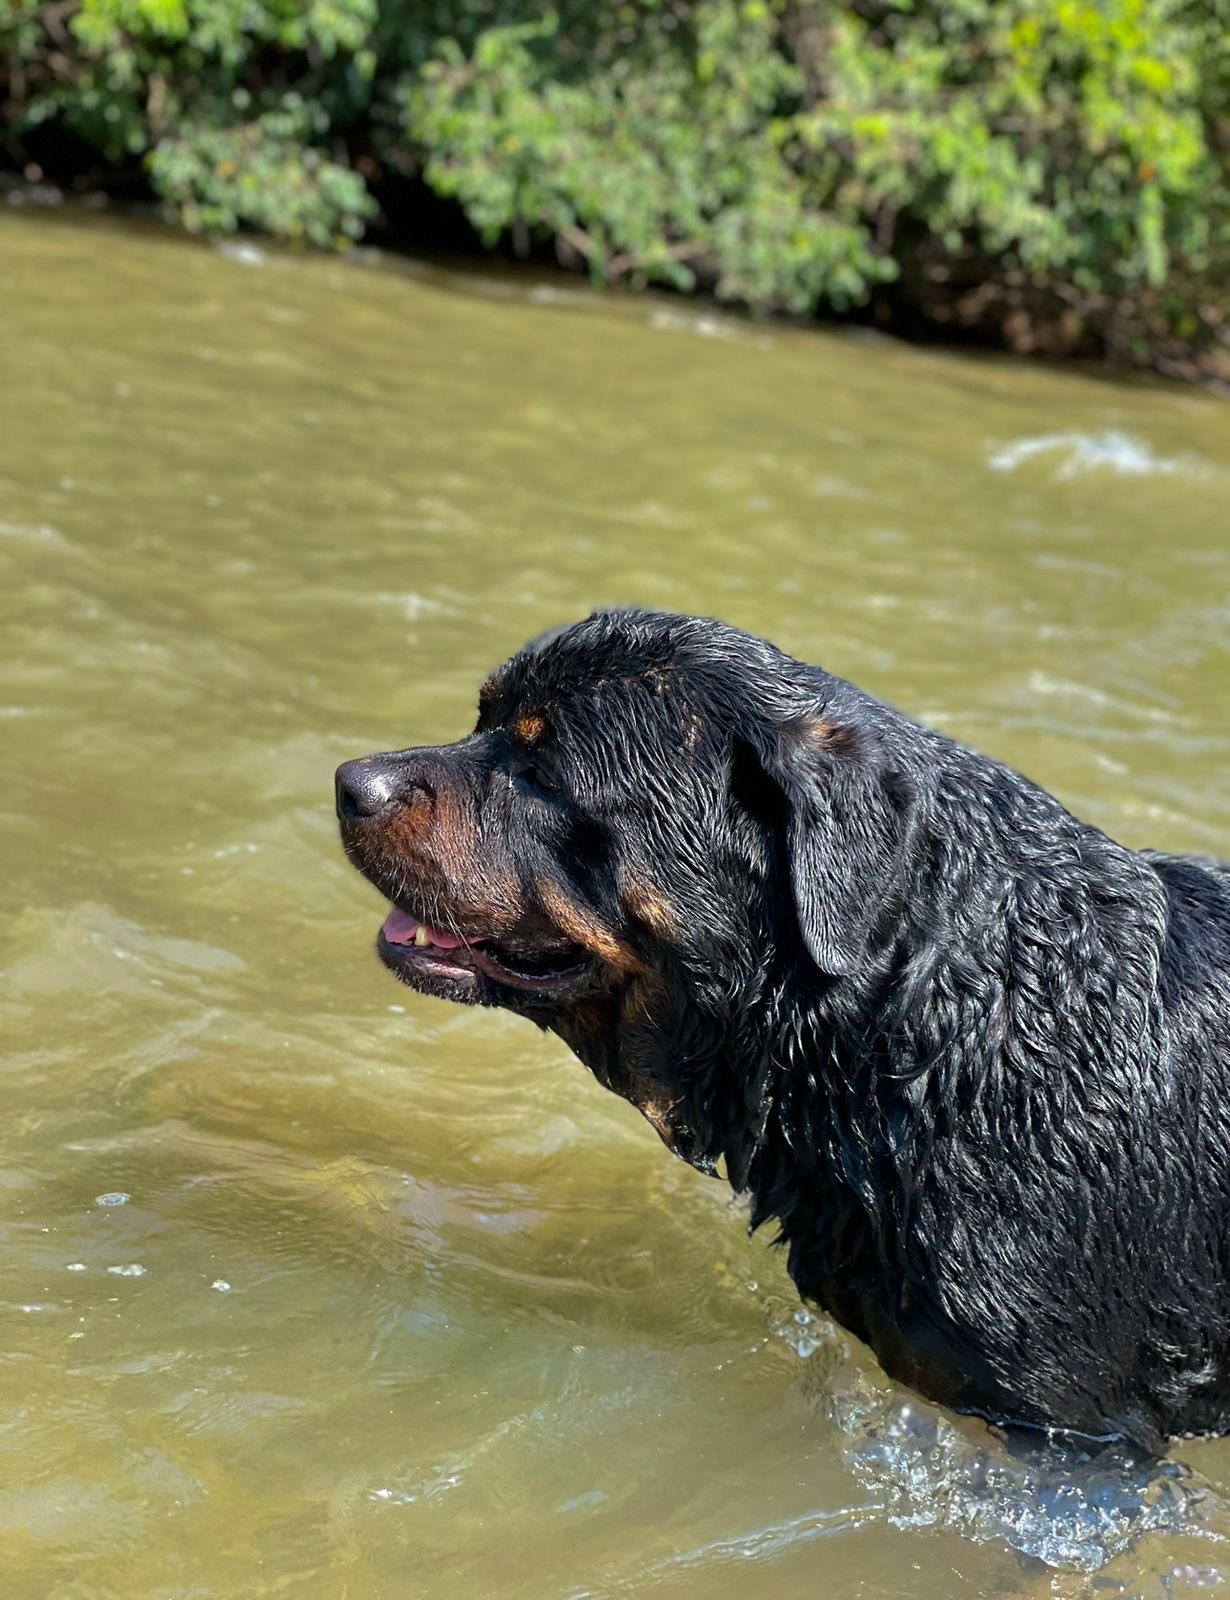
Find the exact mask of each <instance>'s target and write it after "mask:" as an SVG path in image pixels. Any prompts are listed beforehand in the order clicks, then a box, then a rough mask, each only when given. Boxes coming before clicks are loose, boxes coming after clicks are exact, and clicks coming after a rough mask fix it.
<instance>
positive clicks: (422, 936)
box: [414, 928, 431, 950]
mask: <svg viewBox="0 0 1230 1600" xmlns="http://www.w3.org/2000/svg"><path fill="white" fill-rule="evenodd" d="M414 942H415V944H416V945H418V947H419V949H420V950H421V949H422V948H423V946H424V945H425V944H430V943H431V935H430V934H429V933H428V931H427V929H426V928H419V929H418V930H417V931H416V933H415V935H414Z"/></svg>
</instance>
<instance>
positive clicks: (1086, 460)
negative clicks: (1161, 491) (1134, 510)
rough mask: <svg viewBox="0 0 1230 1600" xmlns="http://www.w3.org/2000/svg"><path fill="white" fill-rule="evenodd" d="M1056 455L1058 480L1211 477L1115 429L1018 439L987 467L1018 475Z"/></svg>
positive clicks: (1199, 467) (1192, 464)
mask: <svg viewBox="0 0 1230 1600" xmlns="http://www.w3.org/2000/svg"><path fill="white" fill-rule="evenodd" d="M1056 453H1060V454H1061V457H1062V459H1061V460H1060V462H1059V465H1058V466H1057V468H1056V470H1055V477H1056V478H1057V479H1068V478H1076V477H1079V476H1080V475H1081V474H1082V473H1086V472H1096V471H1098V470H1106V471H1110V472H1116V473H1119V474H1120V475H1121V476H1122V477H1132V478H1152V477H1175V476H1184V477H1194V478H1204V477H1207V476H1208V468H1207V467H1205V466H1203V465H1201V464H1200V463H1199V462H1196V461H1189V460H1181V459H1179V458H1177V457H1173V456H1159V455H1155V454H1154V452H1153V451H1152V450H1151V449H1150V448H1149V446H1148V445H1147V444H1145V443H1144V442H1143V441H1142V440H1140V439H1135V438H1133V437H1132V435H1131V434H1129V433H1121V432H1119V430H1118V429H1116V428H1107V429H1105V430H1104V431H1103V432H1102V433H1042V434H1038V435H1036V436H1035V437H1033V438H1030V439H1016V440H1014V441H1013V442H1012V443H1011V444H1007V445H1004V446H1003V447H1002V448H1001V449H999V450H996V451H995V453H994V454H993V455H992V456H990V457H989V459H988V463H987V464H988V465H989V466H990V467H991V468H992V469H993V470H994V471H996V472H1015V471H1016V469H1017V468H1018V467H1019V466H1021V464H1022V463H1023V462H1026V461H1030V460H1032V459H1033V457H1034V456H1041V455H1053V454H1056Z"/></svg>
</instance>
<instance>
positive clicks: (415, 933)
mask: <svg viewBox="0 0 1230 1600" xmlns="http://www.w3.org/2000/svg"><path fill="white" fill-rule="evenodd" d="M376 948H377V951H378V953H379V955H380V959H381V960H382V961H383V962H384V964H385V965H386V966H387V967H390V968H391V969H392V970H393V971H394V972H395V973H396V974H397V976H398V977H399V978H402V979H403V980H404V981H405V982H407V983H409V984H411V985H413V986H415V987H419V986H421V980H428V982H430V980H432V979H433V978H434V979H437V980H439V979H443V980H445V981H447V982H448V983H449V984H450V987H453V986H455V987H458V988H463V989H466V988H477V987H478V985H479V982H480V979H482V978H486V979H488V980H489V981H490V982H492V983H496V984H500V985H501V986H502V987H504V988H506V989H519V990H521V991H523V992H527V993H531V994H546V993H550V992H552V991H554V990H556V989H562V988H565V987H567V986H568V985H570V984H571V983H572V982H573V981H574V980H575V979H577V978H578V977H580V976H581V975H582V974H583V973H584V972H585V971H586V969H587V968H588V966H589V964H590V962H589V956H588V954H587V953H586V952H585V951H584V950H582V949H581V947H580V946H579V945H566V946H564V947H563V948H561V949H555V950H550V951H546V952H534V951H529V950H514V949H512V948H510V947H508V946H507V945H504V944H500V943H497V942H496V941H495V940H493V939H487V938H463V937H462V936H461V935H460V934H456V933H451V932H449V931H447V930H446V929H443V928H436V927H433V926H432V925H431V924H430V923H428V922H425V921H424V920H423V919H422V918H420V917H418V916H416V915H415V914H414V913H412V912H409V911H404V910H403V909H402V908H401V907H400V906H391V907H390V909H389V914H388V916H386V917H385V919H384V922H383V924H382V925H381V929H380V936H379V938H378V940H377V942H376Z"/></svg>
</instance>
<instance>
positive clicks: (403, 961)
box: [376, 929, 595, 1010]
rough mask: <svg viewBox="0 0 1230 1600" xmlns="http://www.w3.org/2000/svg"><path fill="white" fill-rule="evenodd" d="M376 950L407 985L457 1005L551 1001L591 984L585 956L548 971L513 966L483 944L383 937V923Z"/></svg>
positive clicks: (590, 964) (562, 999) (517, 1007)
mask: <svg viewBox="0 0 1230 1600" xmlns="http://www.w3.org/2000/svg"><path fill="white" fill-rule="evenodd" d="M376 954H377V955H378V956H379V958H380V960H381V962H382V963H383V964H384V966H386V967H387V968H388V969H389V971H390V972H392V973H393V975H394V976H395V977H397V978H399V979H400V980H401V982H402V983H404V984H406V985H407V986H408V987H409V988H411V989H416V990H418V992H419V993H420V994H426V995H431V996H432V997H434V998H435V999H438V1000H452V1001H454V1002H455V1003H457V1004H460V1005H484V1006H506V1007H509V1008H510V1009H513V1010H522V1009H533V1008H535V1006H536V1005H537V1006H541V1007H553V1006H555V1005H559V1004H564V1003H566V1002H567V1001H568V1000H569V999H570V998H574V997H575V996H576V995H577V994H579V993H581V992H584V991H585V990H587V989H591V988H592V987H593V984H594V980H595V974H594V963H593V962H592V960H591V959H589V958H588V957H587V958H586V959H584V960H582V961H578V962H572V963H570V964H568V965H565V966H562V967H559V968H557V969H555V970H553V971H545V972H541V973H533V972H518V971H517V970H516V969H515V968H513V967H510V966H506V965H505V964H504V962H503V961H502V960H500V959H499V958H498V957H497V956H495V955H494V953H493V952H492V951H491V950H490V949H488V948H487V947H486V946H483V945H477V944H473V945H470V944H464V943H458V944H455V945H442V944H435V943H430V942H429V943H419V942H418V941H411V942H403V941H400V940H393V939H389V938H387V937H386V935H385V932H384V930H383V929H382V930H381V932H380V934H379V936H378V937H377V940H376Z"/></svg>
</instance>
